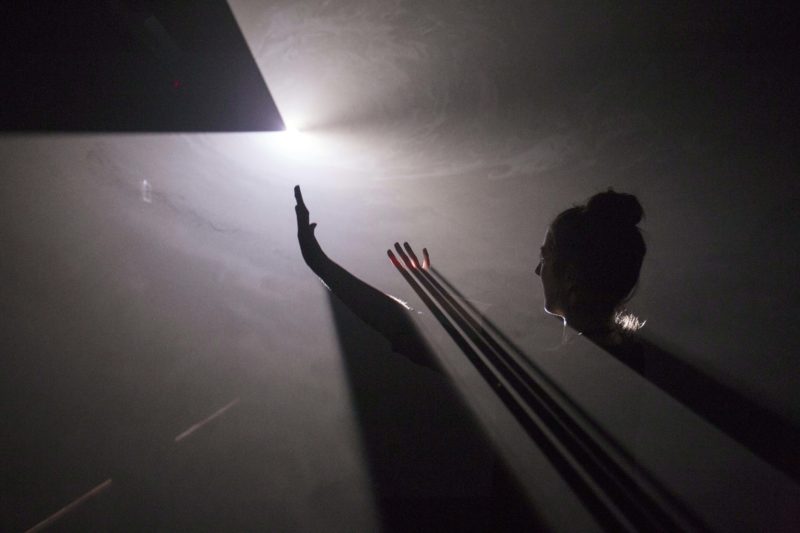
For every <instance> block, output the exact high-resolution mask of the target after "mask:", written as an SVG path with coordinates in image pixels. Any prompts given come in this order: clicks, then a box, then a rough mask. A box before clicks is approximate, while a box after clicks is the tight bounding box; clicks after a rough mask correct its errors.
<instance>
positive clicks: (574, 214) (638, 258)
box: [536, 189, 646, 322]
mask: <svg viewBox="0 0 800 533" xmlns="http://www.w3.org/2000/svg"><path fill="white" fill-rule="evenodd" d="M643 215H644V211H643V210H642V206H641V204H639V201H638V200H637V199H636V197H635V196H633V195H631V194H623V193H617V192H614V191H613V190H611V189H609V190H608V191H607V192H603V193H599V194H596V195H594V196H592V197H591V198H590V199H589V201H588V202H587V203H586V205H580V206H575V207H571V208H569V209H567V210H566V211H563V212H562V213H561V214H559V215H558V216H557V217H556V218H555V220H553V222H552V224H551V225H550V228H549V230H548V232H547V236H546V237H545V242H544V245H543V246H542V260H541V261H540V263H539V266H538V267H537V268H536V273H537V274H539V275H540V276H541V278H542V285H543V287H544V292H545V309H546V310H547V311H548V312H550V313H553V314H557V315H560V316H563V317H565V318H567V320H570V319H571V318H578V319H580V320H581V321H583V322H600V321H603V320H604V321H607V320H608V319H609V318H610V317H613V316H614V314H615V312H616V310H617V309H618V308H619V307H620V306H621V304H623V303H624V302H625V301H627V299H628V298H629V297H630V296H631V293H632V291H633V289H634V287H635V286H636V283H637V281H638V279H639V271H640V269H641V266H642V260H643V259H644V255H645V252H646V247H645V243H644V239H643V238H642V234H641V232H640V231H639V228H638V227H637V225H638V223H639V221H641V219H642V216H643Z"/></svg>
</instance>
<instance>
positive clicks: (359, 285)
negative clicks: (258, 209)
mask: <svg viewBox="0 0 800 533" xmlns="http://www.w3.org/2000/svg"><path fill="white" fill-rule="evenodd" d="M294 197H295V200H296V201H297V205H296V206H295V208H294V210H295V213H296V214H297V240H298V241H299V243H300V252H301V253H302V254H303V259H304V260H305V262H306V264H307V265H308V266H309V267H310V268H311V270H312V271H314V273H315V274H316V275H317V276H319V278H320V279H321V280H322V281H323V282H324V283H325V285H327V286H328V288H329V289H330V290H331V292H333V294H335V295H336V297H337V298H339V300H341V301H342V303H344V304H345V305H346V306H347V307H348V308H349V309H350V310H351V311H352V312H353V313H355V314H356V316H358V317H359V318H360V319H361V320H363V321H364V322H366V323H367V324H368V325H369V326H371V327H372V328H373V329H375V330H376V331H377V332H378V333H380V334H381V335H383V336H384V337H385V338H386V339H388V340H389V342H390V343H391V345H392V349H393V350H394V351H395V352H398V353H400V354H402V355H404V356H406V357H408V358H409V359H410V360H412V361H413V362H415V363H417V364H420V365H424V366H427V367H429V368H434V369H437V370H438V368H437V365H436V362H435V359H434V358H433V357H432V354H431V352H430V349H429V348H428V346H427V343H426V342H425V341H424V340H423V339H422V338H421V337H420V335H419V332H418V331H417V329H416V328H415V327H414V323H413V322H412V321H411V318H410V317H409V315H408V310H407V309H405V308H403V307H402V306H401V305H400V304H399V303H398V302H396V301H395V300H393V299H392V298H390V297H389V296H387V295H386V294H384V293H383V292H381V291H379V290H378V289H376V288H374V287H372V286H370V285H368V284H366V283H364V282H363V281H361V280H360V279H358V278H357V277H355V276H354V275H352V274H351V273H350V272H348V271H347V270H345V269H344V268H342V267H341V266H339V265H338V264H336V263H335V262H333V261H332V260H331V259H330V258H328V256H327V255H325V252H323V251H322V247H320V245H319V242H317V238H316V236H315V235H314V230H315V229H316V227H317V224H316V223H315V222H314V223H309V213H308V208H307V207H306V204H305V202H304V201H303V195H302V193H301V191H300V186H299V185H297V186H295V188H294Z"/></svg>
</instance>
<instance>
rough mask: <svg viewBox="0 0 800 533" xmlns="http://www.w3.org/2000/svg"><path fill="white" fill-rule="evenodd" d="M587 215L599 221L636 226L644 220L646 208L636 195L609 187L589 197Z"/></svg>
mask: <svg viewBox="0 0 800 533" xmlns="http://www.w3.org/2000/svg"><path fill="white" fill-rule="evenodd" d="M586 215H587V216H589V217H592V218H593V219H595V220H597V221H598V222H600V221H602V222H606V223H611V224H619V225H625V226H636V225H637V224H638V223H639V222H640V221H641V220H642V217H643V216H644V210H643V209H642V204H640V203H639V200H638V199H637V198H636V197H635V196H634V195H632V194H626V193H618V192H614V191H613V190H612V189H608V191H606V192H601V193H598V194H595V195H594V196H592V197H591V198H589V202H588V203H587V204H586Z"/></svg>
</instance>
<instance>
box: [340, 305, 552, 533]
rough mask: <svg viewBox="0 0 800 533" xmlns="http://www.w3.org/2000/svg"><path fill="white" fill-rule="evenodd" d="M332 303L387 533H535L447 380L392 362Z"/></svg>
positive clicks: (379, 342) (397, 359) (378, 342)
mask: <svg viewBox="0 0 800 533" xmlns="http://www.w3.org/2000/svg"><path fill="white" fill-rule="evenodd" d="M328 297H329V299H330V307H331V312H332V314H333V317H334V323H335V325H336V331H337V334H338V338H339V343H340V346H341V352H342V357H343V358H344V363H345V368H346V371H347V378H348V381H349V386H350V391H351V399H352V402H353V409H354V410H355V415H356V420H357V422H358V424H359V428H360V432H361V442H362V446H363V454H364V460H365V461H366V466H367V471H368V474H369V476H370V479H371V483H372V487H373V496H374V499H375V505H376V512H377V514H378V515H379V517H380V521H381V523H382V526H383V527H384V528H385V529H386V530H388V531H410V530H414V531H491V530H507V529H509V528H510V527H513V526H514V525H519V526H525V527H526V528H528V529H529V528H531V527H534V526H535V524H536V522H535V518H534V517H533V515H532V514H531V512H530V511H529V510H527V509H526V506H525V504H524V503H523V501H522V499H521V496H520V493H519V491H518V490H517V489H516V488H515V485H514V483H513V482H512V481H511V479H512V478H511V476H509V475H508V474H507V473H506V472H505V469H504V468H503V467H502V466H501V465H500V461H499V459H498V458H497V457H495V454H494V452H493V451H492V449H491V446H490V444H489V443H488V441H487V439H486V438H485V437H484V436H483V435H482V433H481V431H480V429H479V428H478V426H477V424H476V422H475V420H474V418H473V417H472V415H471V414H470V413H469V412H468V411H467V408H466V406H465V405H464V404H463V403H462V401H461V400H460V399H459V398H458V396H457V393H456V392H455V390H454V389H453V388H452V386H451V385H450V384H449V383H448V382H447V380H446V378H445V377H443V376H442V375H440V374H438V373H436V372H434V371H432V370H429V369H427V368H424V367H422V366H419V365H415V364H413V363H409V362H408V361H407V360H406V359H405V358H404V357H402V356H400V355H397V354H390V353H389V352H388V350H387V349H386V343H385V341H383V339H382V338H381V337H380V336H379V335H377V334H375V333H372V332H371V331H370V330H368V328H366V327H365V326H364V324H363V323H362V322H361V320H359V319H358V318H357V317H356V316H354V315H353V314H352V313H351V311H350V310H349V309H348V308H347V307H346V306H345V305H344V304H342V303H341V302H340V301H339V300H338V299H337V298H336V296H334V295H333V294H331V293H329V294H328ZM412 327H413V326H412Z"/></svg>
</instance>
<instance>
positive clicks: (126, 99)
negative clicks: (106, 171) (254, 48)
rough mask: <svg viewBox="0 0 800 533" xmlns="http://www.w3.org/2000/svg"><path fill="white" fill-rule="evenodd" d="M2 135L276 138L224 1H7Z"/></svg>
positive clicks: (265, 95) (271, 109)
mask: <svg viewBox="0 0 800 533" xmlns="http://www.w3.org/2000/svg"><path fill="white" fill-rule="evenodd" d="M5 4H6V6H4V7H2V8H0V32H2V33H3V37H0V38H2V39H3V41H5V42H4V43H3V47H4V48H3V54H1V55H2V59H0V67H1V68H2V70H0V72H2V78H1V81H0V97H1V98H2V103H1V104H0V130H3V131H87V132H91V131H119V132H125V131H129V132H146V131H160V132H164V131H265V130H266V131H274V130H282V129H284V126H283V121H282V120H281V117H280V114H279V112H278V109H277V107H276V106H275V103H274V102H273V100H272V96H271V95H270V93H269V89H268V88H267V86H266V83H265V82H264V79H263V78H262V76H261V73H260V71H259V70H258V67H257V65H256V63H255V60H254V59H253V56H252V54H251V53H250V50H249V49H248V47H247V44H246V43H245V40H244V37H243V36H242V33H241V31H240V30H239V27H238V25H237V24H236V20H235V19H234V17H233V14H232V13H231V10H230V9H229V7H228V5H227V3H226V2H225V1H224V0H185V1H182V0H70V1H63V0H61V1H37V0H31V1H25V2H6V3H5Z"/></svg>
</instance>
